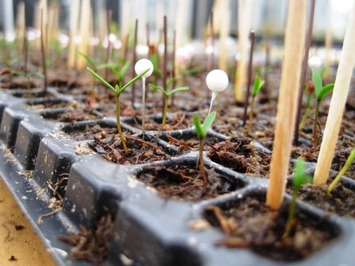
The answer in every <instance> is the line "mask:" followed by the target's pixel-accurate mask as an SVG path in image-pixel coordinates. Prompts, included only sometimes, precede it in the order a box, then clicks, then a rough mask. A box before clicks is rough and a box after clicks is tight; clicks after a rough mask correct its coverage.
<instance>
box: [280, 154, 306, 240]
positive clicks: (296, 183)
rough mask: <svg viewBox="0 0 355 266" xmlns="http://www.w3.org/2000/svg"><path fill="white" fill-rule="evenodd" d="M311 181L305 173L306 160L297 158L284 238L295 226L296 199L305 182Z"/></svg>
mask: <svg viewBox="0 0 355 266" xmlns="http://www.w3.org/2000/svg"><path fill="white" fill-rule="evenodd" d="M311 181H312V177H311V176H309V175H307V174H306V173H305V162H304V160H303V159H297V161H296V162H295V167H294V178H293V180H292V198H291V201H290V204H289V209H288V215H287V221H286V228H285V232H284V234H283V235H282V238H283V239H286V238H288V237H289V236H290V233H291V231H292V230H293V228H294V226H295V216H296V200H297V197H298V195H299V191H300V189H301V188H302V186H303V185H304V184H307V183H311Z"/></svg>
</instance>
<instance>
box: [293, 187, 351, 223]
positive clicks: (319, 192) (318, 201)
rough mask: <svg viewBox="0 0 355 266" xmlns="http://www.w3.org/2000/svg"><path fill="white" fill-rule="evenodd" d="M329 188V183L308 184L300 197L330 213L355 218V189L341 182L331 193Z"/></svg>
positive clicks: (301, 191) (303, 188) (302, 189)
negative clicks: (328, 191)
mask: <svg viewBox="0 0 355 266" xmlns="http://www.w3.org/2000/svg"><path fill="white" fill-rule="evenodd" d="M327 188H328V185H321V186H314V185H311V184H306V185H304V186H303V187H302V188H301V190H300V193H299V197H298V198H299V199H300V200H303V201H305V202H307V203H309V204H311V205H313V206H316V207H318V208H320V209H322V210H324V211H326V212H329V213H330V214H337V215H340V216H345V217H352V218H355V191H354V190H351V189H349V188H347V187H346V186H344V185H343V184H342V183H339V184H338V185H337V186H336V187H335V188H334V189H333V191H332V192H331V195H329V194H328V193H327Z"/></svg>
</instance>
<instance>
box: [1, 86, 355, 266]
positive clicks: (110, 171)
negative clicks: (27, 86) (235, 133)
mask: <svg viewBox="0 0 355 266" xmlns="http://www.w3.org/2000/svg"><path fill="white" fill-rule="evenodd" d="M33 92H35V91H33ZM23 93H26V91H25V90H23V91H22V90H18V91H13V90H8V91H7V90H3V91H2V92H1V93H0V122H1V126H0V139H1V149H0V176H1V177H2V178H3V180H4V182H5V183H6V185H7V187H8V188H9V190H10V191H11V192H12V194H13V196H14V197H15V198H16V200H17V202H18V203H19V205H20V206H21V208H22V210H23V211H24V212H25V214H26V217H27V219H28V220H29V221H30V222H31V224H32V225H33V227H34V228H35V230H36V232H37V234H38V236H39V237H40V238H41V239H42V240H43V242H44V244H45V245H46V247H47V249H48V251H49V252H50V253H51V254H52V255H53V257H54V258H55V260H56V262H57V263H58V265H86V264H90V263H88V262H82V261H77V260H73V259H72V257H71V254H70V248H71V247H70V246H69V245H68V244H66V243H64V242H62V241H60V240H59V236H68V235H71V234H75V233H77V232H78V231H79V228H80V226H84V227H86V228H92V227H94V226H95V224H96V223H97V221H98V220H99V219H100V217H103V216H105V215H111V217H113V219H114V225H113V226H114V230H113V232H114V233H113V240H112V243H111V246H110V249H109V253H108V256H107V259H106V261H105V264H106V265H167V266H169V265H196V266H198V265H201V266H202V265H204V266H215V265H270V266H271V265H299V266H305V265H324V266H326V265H329V266H335V265H339V266H340V265H341V266H350V265H354V263H355V253H354V247H355V232H354V231H355V222H354V220H353V219H346V218H341V217H338V216H336V215H330V216H329V215H326V214H325V213H324V212H323V211H321V210H320V209H317V208H315V207H312V206H310V205H308V204H306V203H303V202H298V208H299V210H300V212H301V213H304V214H305V215H308V216H309V217H310V219H318V220H322V221H323V223H324V224H325V225H326V226H329V228H331V230H333V231H334V235H335V237H334V238H333V239H332V240H331V241H329V243H327V244H326V245H325V246H324V247H323V248H321V249H320V250H319V251H317V252H315V253H314V254H313V255H311V256H309V257H307V258H306V259H302V260H298V261H293V262H285V261H276V260H273V259H270V258H267V257H263V256H261V255H258V254H257V253H255V252H253V251H251V250H248V249H244V248H233V249H230V248H226V247H216V245H215V243H216V241H218V240H220V239H221V238H222V237H223V233H221V232H220V231H219V230H218V229H217V228H214V227H208V228H206V229H204V230H195V229H192V228H191V227H190V226H189V224H190V223H191V221H199V220H201V219H203V218H204V209H205V208H206V206H209V205H217V206H223V205H226V204H228V203H229V202H233V201H238V200H241V199H242V198H244V197H245V196H246V195H264V194H265V193H266V188H267V180H265V179H261V178H255V177H249V176H247V175H244V174H240V173H236V172H234V171H232V170H230V169H227V168H225V167H223V166H221V165H218V164H216V163H214V162H213V161H211V160H209V159H208V158H207V160H206V166H207V167H208V168H213V169H215V171H216V172H217V173H218V174H220V175H221V176H222V177H223V178H226V179H228V181H229V182H231V183H233V185H234V187H235V190H234V191H231V192H230V193H227V194H224V195H222V196H219V197H216V198H213V199H208V200H202V201H197V202H190V201H189V202H188V201H182V200H180V201H177V200H169V199H164V198H162V197H161V196H160V195H159V193H158V192H157V191H156V190H155V189H152V188H150V187H147V186H145V185H144V184H143V183H141V182H140V181H138V180H137V178H136V176H137V175H138V174H139V173H141V172H142V171H145V169H147V168H148V167H151V166H154V165H155V166H159V165H160V166H164V165H173V164H177V165H181V164H187V165H196V162H197V152H195V151H192V152H187V153H180V152H179V150H178V149H177V148H176V147H174V146H171V145H168V144H167V142H166V141H165V140H164V134H167V133H164V132H159V134H158V133H157V134H158V135H159V139H158V140H157V143H159V145H161V146H162V147H163V148H164V150H165V151H166V152H168V153H170V154H173V155H174V156H172V157H171V159H169V160H164V161H156V162H153V163H149V164H141V165H128V166H127V165H120V164H115V163H111V162H108V161H106V160H104V159H103V158H102V157H101V156H100V155H98V154H96V153H94V152H93V151H92V150H90V149H89V148H88V146H87V145H86V144H87V142H88V140H85V139H75V138H73V137H71V135H70V134H68V132H70V131H75V130H76V131H82V132H83V130H85V127H86V126H88V125H95V124H96V123H99V124H100V125H105V126H108V127H109V126H111V127H114V126H115V121H114V120H113V118H103V119H99V120H97V121H95V120H91V121H80V122H73V123H60V122H54V121H52V120H50V119H46V118H45V117H50V116H51V112H52V113H53V116H55V113H56V112H62V111H63V107H60V108H62V109H60V108H50V109H46V104H45V103H46V101H52V103H61V104H63V103H64V104H65V103H68V104H69V103H70V102H71V101H74V100H77V99H75V98H72V97H68V96H63V95H60V94H58V93H57V92H56V91H55V90H51V89H50V90H49V95H50V97H48V98H32V99H26V98H21V97H20V96H21V95H22V94H23ZM34 105H38V106H39V107H36V108H34V107H33V106H34ZM44 113H45V114H46V115H43V114H44ZM127 119H128V118H127ZM128 120H129V119H128ZM128 120H126V121H128ZM124 128H125V129H126V130H129V131H131V132H132V134H139V133H140V131H139V130H138V129H135V128H133V127H132V126H130V125H128V124H124ZM191 132H193V131H192V130H191V129H186V130H177V131H174V132H169V134H172V135H174V136H175V137H178V136H182V137H183V136H189V135H191V134H192V133H191ZM146 134H147V136H153V132H146ZM153 137H154V136H153ZM210 137H211V138H214V140H215V141H220V140H223V139H225V138H226V136H223V135H221V134H215V133H214V132H211V133H210ZM78 150H80V152H78ZM313 170H314V166H313V165H312V164H309V165H308V172H312V171H313ZM290 178H291V177H290ZM346 182H347V186H348V187H352V188H353V189H354V188H355V184H354V182H353V181H351V180H347V181H346ZM61 198H62V199H63V201H62V202H63V205H62V209H61V210H58V209H54V208H53V204H55V202H56V200H58V199H61ZM287 199H288V200H289V196H287Z"/></svg>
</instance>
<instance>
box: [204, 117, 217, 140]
mask: <svg viewBox="0 0 355 266" xmlns="http://www.w3.org/2000/svg"><path fill="white" fill-rule="evenodd" d="M215 119H216V111H213V112H212V113H210V114H209V115H208V116H207V117H206V118H205V121H203V125H202V130H203V132H204V137H205V136H206V135H207V132H208V130H210V129H211V128H212V124H213V122H214V120H215Z"/></svg>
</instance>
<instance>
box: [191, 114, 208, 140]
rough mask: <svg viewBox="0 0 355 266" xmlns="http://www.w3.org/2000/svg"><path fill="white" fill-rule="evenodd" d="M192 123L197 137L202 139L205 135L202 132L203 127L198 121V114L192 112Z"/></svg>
mask: <svg viewBox="0 0 355 266" xmlns="http://www.w3.org/2000/svg"><path fill="white" fill-rule="evenodd" d="M192 123H193V124H194V126H195V131H196V134H197V137H198V138H200V139H203V138H204V137H205V134H204V132H203V128H202V125H201V122H200V116H199V115H198V114H194V115H193V116H192Z"/></svg>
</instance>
